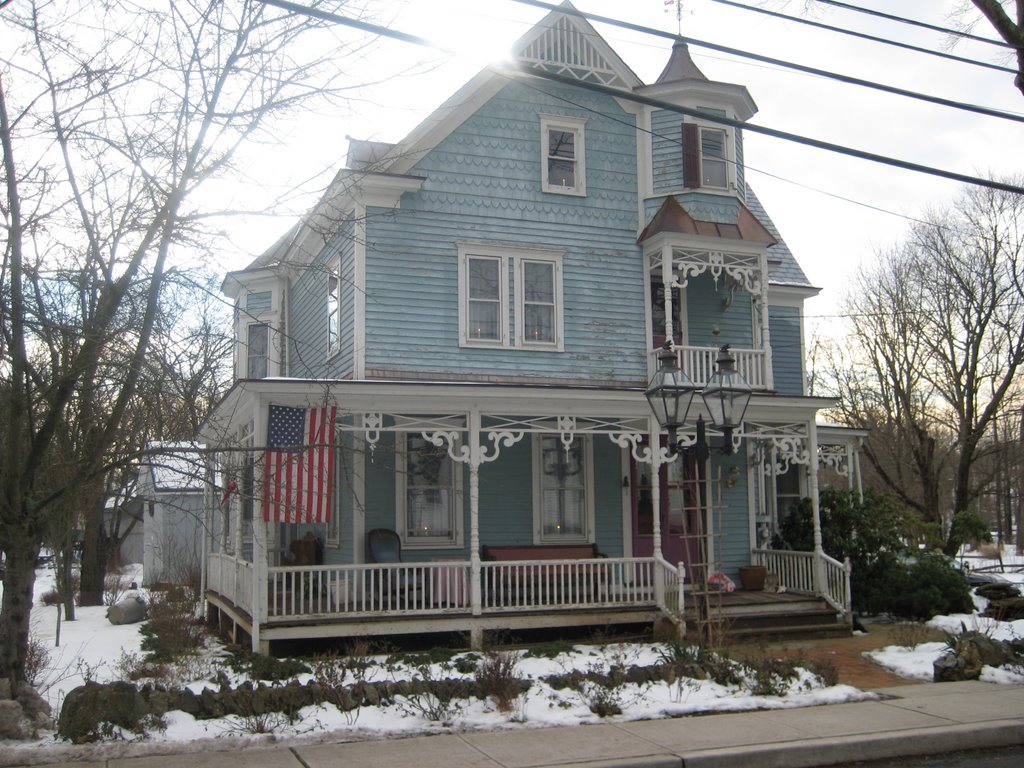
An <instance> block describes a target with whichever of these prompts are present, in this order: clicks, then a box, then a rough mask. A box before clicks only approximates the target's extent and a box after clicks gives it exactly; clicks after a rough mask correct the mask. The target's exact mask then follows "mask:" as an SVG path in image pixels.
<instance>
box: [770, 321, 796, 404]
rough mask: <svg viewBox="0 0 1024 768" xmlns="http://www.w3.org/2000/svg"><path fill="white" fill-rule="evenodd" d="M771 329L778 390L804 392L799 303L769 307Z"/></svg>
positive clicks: (791, 393)
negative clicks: (796, 305) (797, 304)
mask: <svg viewBox="0 0 1024 768" xmlns="http://www.w3.org/2000/svg"><path fill="white" fill-rule="evenodd" d="M768 332H769V333H770V334H771V342H772V373H773V375H774V377H775V389H776V391H777V392H778V393H779V394H782V395H802V394H803V393H804V392H803V386H804V385H803V350H802V348H801V345H800V310H799V309H797V308H796V307H769V308H768Z"/></svg>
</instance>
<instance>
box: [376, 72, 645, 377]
mask: <svg viewBox="0 0 1024 768" xmlns="http://www.w3.org/2000/svg"><path fill="white" fill-rule="evenodd" d="M544 90H545V91H553V92H564V95H565V96H566V98H569V99H571V100H572V101H573V102H577V103H581V104H582V106H583V107H584V108H580V107H576V106H572V105H571V104H569V103H568V102H567V101H564V100H562V99H560V98H557V97H556V96H551V95H548V94H546V93H543V92H540V91H537V90H533V89H530V88H527V87H526V86H524V85H521V84H511V85H508V86H506V87H505V88H504V89H503V90H502V91H501V93H499V94H498V95H497V96H495V97H494V98H492V99H491V100H490V101H489V102H488V103H487V104H485V105H484V106H483V107H482V108H481V109H480V110H479V111H478V112H477V113H476V114H474V115H473V116H471V117H470V118H469V119H468V120H466V121H465V122H464V123H463V124H462V125H461V126H460V127H459V128H458V129H456V130H455V131H454V132H453V133H452V134H450V135H449V136H448V137H447V138H446V139H444V140H443V141H441V142H440V144H439V145H438V146H437V147H436V148H435V149H433V150H432V151H430V152H429V153H428V154H427V155H426V157H425V158H424V159H423V160H422V161H421V162H420V163H419V164H418V165H417V166H416V167H415V168H414V169H412V171H411V173H413V174H415V175H419V176H423V177H425V178H426V180H425V181H424V183H423V188H422V190H421V191H420V192H417V193H407V194H405V195H404V196H403V197H402V202H401V208H400V209H398V210H394V211H385V210H381V209H370V210H369V211H368V224H369V226H368V235H367V240H368V242H367V276H366V288H367V296H366V306H367V319H366V327H367V349H366V365H367V369H368V370H371V371H372V370H375V369H377V370H394V368H395V367H396V365H401V367H403V368H404V369H406V370H409V371H411V372H416V373H418V374H421V375H422V374H429V373H431V372H442V373H444V374H448V375H451V374H456V375H457V374H461V373H465V374H479V373H481V372H490V373H491V374H492V375H494V376H496V377H501V376H506V375H516V376H520V377H522V376H533V377H541V378H547V379H561V380H567V381H579V380H582V381H594V380H601V381H621V382H624V383H630V384H634V383H637V382H640V381H643V380H644V379H645V378H646V361H645V357H644V344H643V329H644V317H643V306H644V296H643V292H644V290H645V288H644V285H645V280H644V275H643V266H642V259H641V257H640V251H639V248H638V247H637V245H636V242H635V237H636V230H637V220H636V178H635V173H634V167H635V157H636V137H635V131H634V129H632V128H631V127H630V121H631V120H632V118H631V117H630V116H628V115H626V113H624V112H622V110H621V109H620V108H619V107H618V105H617V104H616V103H615V102H614V100H612V99H609V98H607V97H604V96H600V95H596V94H584V93H579V92H577V91H575V90H573V89H568V88H564V87H561V86H550V85H549V86H545V89H544ZM585 107H591V108H593V110H594V111H593V112H590V111H589V110H588V109H586V108H585ZM603 113H608V114H611V115H614V116H615V118H616V119H610V118H606V117H603V116H602V114H603ZM540 114H560V115H567V116H572V117H579V118H584V119H586V121H587V122H586V188H587V194H586V196H585V197H580V196H573V195H562V194H545V193H543V192H541V136H540V117H539V115H540ZM623 121H625V122H623ZM441 212H443V214H444V215H439V213H441ZM460 240H470V241H480V242H485V243H489V244H494V245H498V244H501V245H512V246H525V247H531V246H532V247H538V248H549V249H564V251H565V254H564V256H563V296H564V311H563V316H564V325H565V340H564V350H565V351H564V352H550V351H537V350H510V349H497V350H494V349H479V348H476V349H469V348H465V349H464V348H460V347H459V325H458V322H459V305H458V258H457V252H458V251H457V242H458V241H460ZM509 287H510V309H512V310H513V311H514V307H512V302H511V296H512V292H511V282H510V286H509ZM510 323H511V318H510ZM396 345H401V355H400V356H396V353H395V350H396V348H397V346H396Z"/></svg>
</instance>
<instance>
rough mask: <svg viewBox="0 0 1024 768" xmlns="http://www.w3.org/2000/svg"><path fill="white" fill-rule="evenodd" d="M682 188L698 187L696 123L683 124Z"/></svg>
mask: <svg viewBox="0 0 1024 768" xmlns="http://www.w3.org/2000/svg"><path fill="white" fill-rule="evenodd" d="M683 186H684V187H688V188H691V189H693V188H696V187H699V186H700V133H699V129H698V127H697V124H696V123H683Z"/></svg>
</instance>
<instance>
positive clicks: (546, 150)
mask: <svg viewBox="0 0 1024 768" xmlns="http://www.w3.org/2000/svg"><path fill="white" fill-rule="evenodd" d="M585 123H586V121H584V120H581V119H579V118H573V117H561V116H554V115H541V118H540V133H541V142H542V149H541V168H542V174H543V178H542V180H541V181H542V184H541V189H542V190H543V191H544V192H555V193H558V194H563V195H585V194H587V183H586V166H585V162H584V161H585V157H586V143H585V137H584V131H583V129H584V125H585Z"/></svg>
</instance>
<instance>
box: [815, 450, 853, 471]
mask: <svg viewBox="0 0 1024 768" xmlns="http://www.w3.org/2000/svg"><path fill="white" fill-rule="evenodd" d="M818 464H819V465H820V466H822V467H827V468H829V469H832V470H833V471H834V472H835V473H836V474H837V475H839V476H840V477H849V476H850V453H849V451H848V450H847V448H846V446H845V445H824V444H820V443H819V444H818Z"/></svg>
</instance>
